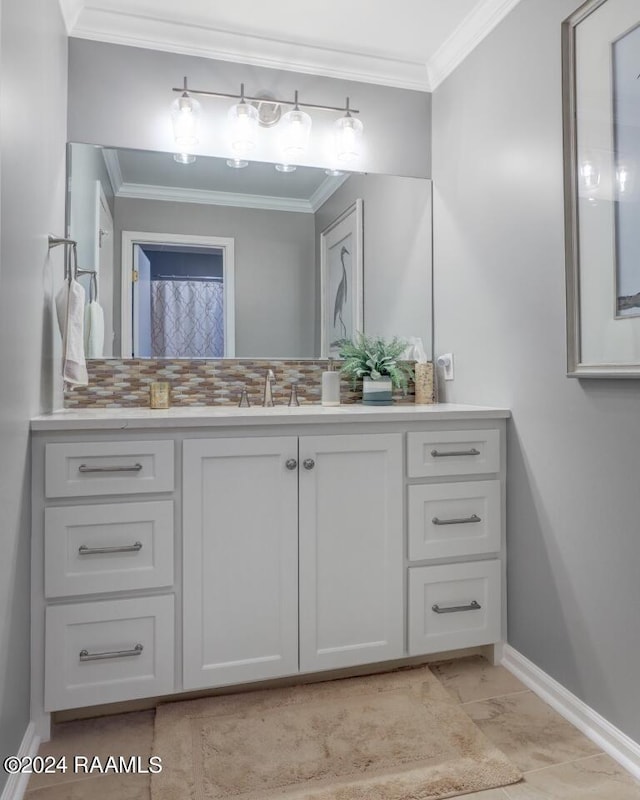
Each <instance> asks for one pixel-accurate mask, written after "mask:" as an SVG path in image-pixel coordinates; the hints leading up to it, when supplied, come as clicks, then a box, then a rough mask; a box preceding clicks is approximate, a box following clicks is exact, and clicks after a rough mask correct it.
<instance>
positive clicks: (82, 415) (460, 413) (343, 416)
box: [31, 403, 510, 431]
mask: <svg viewBox="0 0 640 800" xmlns="http://www.w3.org/2000/svg"><path fill="white" fill-rule="evenodd" d="M509 416H510V411H509V410H508V409H505V408H491V407H487V406H469V405H456V404H453V403H436V404H434V405H393V406H364V405H360V404H350V405H341V406H333V407H331V406H321V405H303V406H298V407H295V408H289V407H288V406H274V407H272V408H262V407H261V406H255V407H252V408H237V407H236V406H198V407H193V406H190V407H175V408H169V409H150V408H81V409H67V410H64V411H55V412H52V413H51V414H41V415H40V416H37V417H34V418H33V419H32V420H31V429H32V430H34V431H71V430H124V429H132V430H136V429H141V428H150V429H153V428H156V429H161V428H198V427H201V428H202V427H206V428H210V427H220V426H231V425H241V426H243V427H245V426H247V425H265V424H269V423H274V424H278V425H289V424H300V423H305V424H313V423H318V422H331V423H340V422H393V421H396V422H400V421H406V422H418V421H420V422H425V421H428V420H431V419H433V420H434V421H435V420H464V419H467V420H469V419H505V418H507V417H509Z"/></svg>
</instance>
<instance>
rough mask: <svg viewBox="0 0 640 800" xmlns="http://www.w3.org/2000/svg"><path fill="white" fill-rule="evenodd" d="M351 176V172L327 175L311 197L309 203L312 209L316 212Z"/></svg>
mask: <svg viewBox="0 0 640 800" xmlns="http://www.w3.org/2000/svg"><path fill="white" fill-rule="evenodd" d="M350 177H351V173H350V172H345V173H344V175H339V176H336V175H333V176H331V175H327V177H326V178H325V179H324V180H323V181H322V183H321V184H320V186H318V188H317V189H316V190H315V192H314V193H313V194H312V195H311V197H310V198H309V205H310V206H311V211H312V212H313V213H314V214H315V213H316V211H317V210H318V209H319V208H320V206H322V205H323V204H324V203H326V202H327V200H328V199H329V198H330V197H331V196H332V195H333V194H334V193H335V192H337V191H338V189H339V188H340V187H341V186H342V184H343V183H344V182H345V181H348V180H349V178H350Z"/></svg>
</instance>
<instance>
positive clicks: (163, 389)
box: [150, 381, 169, 408]
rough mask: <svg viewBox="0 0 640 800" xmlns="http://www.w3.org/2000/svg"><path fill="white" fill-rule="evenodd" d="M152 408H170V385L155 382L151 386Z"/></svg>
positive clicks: (164, 382)
mask: <svg viewBox="0 0 640 800" xmlns="http://www.w3.org/2000/svg"><path fill="white" fill-rule="evenodd" d="M150 392H151V408H169V384H168V383H167V382H166V381H155V382H154V383H152V384H151V390H150Z"/></svg>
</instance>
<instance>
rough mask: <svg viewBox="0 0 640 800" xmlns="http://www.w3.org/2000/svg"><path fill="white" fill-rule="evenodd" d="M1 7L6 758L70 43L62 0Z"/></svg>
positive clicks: (18, 697)
mask: <svg viewBox="0 0 640 800" xmlns="http://www.w3.org/2000/svg"><path fill="white" fill-rule="evenodd" d="M0 9H1V11H0V14H1V27H0V32H1V39H0V57H1V64H0V103H1V105H2V115H1V116H0V212H1V216H0V364H1V365H2V373H3V375H2V379H1V380H0V509H2V523H1V528H0V542H1V543H2V553H1V557H0V760H1V759H3V758H4V757H5V756H7V755H10V754H13V753H15V752H16V750H17V748H18V746H19V745H20V741H21V739H22V737H23V735H24V733H25V730H26V728H27V724H28V722H29V585H30V581H29V552H30V549H29V547H30V513H29V486H30V481H29V469H30V459H29V418H30V417H31V416H32V415H34V414H37V413H39V412H40V411H41V410H43V409H46V408H48V407H50V405H51V402H52V396H53V392H54V384H55V381H54V380H53V365H54V363H55V364H57V363H58V361H59V355H60V354H59V346H58V345H57V344H56V346H55V347H54V345H53V344H52V343H53V342H54V341H56V340H55V339H54V337H53V333H52V330H53V323H52V319H51V306H50V300H51V293H52V291H53V289H54V288H58V287H59V286H60V284H61V283H62V259H61V255H62V254H61V253H59V252H58V251H56V252H55V255H54V256H53V257H52V258H51V259H48V258H47V234H48V233H49V232H50V231H52V232H55V233H59V234H62V232H63V228H64V186H65V174H64V170H65V138H66V137H65V134H66V130H65V109H66V67H67V42H66V34H65V30H64V26H63V23H62V18H61V14H60V9H59V7H58V3H53V2H51V0H20V2H15V0H2V4H1V7H0ZM59 388H60V387H59V386H57V387H56V397H59V395H60V393H59ZM5 779H6V775H5V773H4V772H3V771H1V770H0V793H1V791H2V787H3V785H4V783H5Z"/></svg>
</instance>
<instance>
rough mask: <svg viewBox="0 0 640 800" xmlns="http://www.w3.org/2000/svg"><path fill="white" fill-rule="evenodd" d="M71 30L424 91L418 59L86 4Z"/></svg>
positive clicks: (422, 67) (129, 42)
mask: <svg viewBox="0 0 640 800" xmlns="http://www.w3.org/2000/svg"><path fill="white" fill-rule="evenodd" d="M73 1H74V0H61V2H73ZM71 35H72V36H74V37H77V38H80V39H91V40H94V41H101V42H110V43H111V44H123V45H129V46H132V47H142V48H145V49H147V50H164V51H167V52H170V53H180V54H182V55H190V56H200V57H204V58H214V59H218V60H221V61H234V62H237V63H240V64H250V65H252V66H256V67H267V68H269V69H279V70H286V71H289V72H301V73H304V74H309V75H323V76H325V77H329V78H338V79H341V80H349V81H358V82H360V83H375V84H379V85H381V86H393V87H397V88H403V89H414V90H417V91H423V92H424V91H428V90H429V85H428V76H427V69H426V66H425V64H424V63H423V62H419V61H410V60H402V59H395V58H388V57H382V56H375V55H371V54H368V53H358V52H345V51H340V50H335V49H332V48H330V47H320V46H315V45H307V44H301V43H296V42H287V41H280V40H277V39H273V38H269V37H262V36H248V35H246V34H243V33H233V32H231V31H225V30H220V29H217V28H215V27H210V26H207V25H205V24H198V23H192V22H178V21H177V20H174V19H160V18H156V17H152V16H147V15H143V14H132V13H129V12H127V11H123V10H107V9H101V8H85V9H84V10H83V12H82V14H81V15H80V17H79V19H78V21H77V24H76V25H75V27H74V28H73V31H72V34H71Z"/></svg>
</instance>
